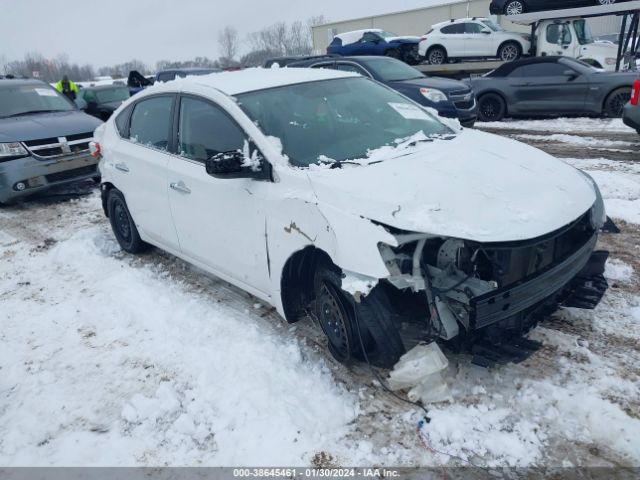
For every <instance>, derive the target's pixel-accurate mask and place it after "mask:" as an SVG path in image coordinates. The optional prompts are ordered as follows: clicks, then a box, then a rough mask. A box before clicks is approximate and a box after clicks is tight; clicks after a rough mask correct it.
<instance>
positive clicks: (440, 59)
mask: <svg viewBox="0 0 640 480" xmlns="http://www.w3.org/2000/svg"><path fill="white" fill-rule="evenodd" d="M427 61H428V62H429V63H430V64H431V65H442V64H443V63H445V62H446V61H447V51H446V50H445V49H444V48H442V47H431V49H430V50H429V51H428V52H427Z"/></svg>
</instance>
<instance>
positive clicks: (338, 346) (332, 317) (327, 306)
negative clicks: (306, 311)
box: [318, 283, 351, 359]
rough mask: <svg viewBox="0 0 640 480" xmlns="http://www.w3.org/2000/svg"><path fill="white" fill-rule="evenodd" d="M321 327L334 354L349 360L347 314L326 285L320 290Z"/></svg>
mask: <svg viewBox="0 0 640 480" xmlns="http://www.w3.org/2000/svg"><path fill="white" fill-rule="evenodd" d="M318 320H319V321H320V326H321V327H322V331H323V332H324V333H325V335H326V336H327V338H328V339H329V345H330V346H331V348H332V350H333V351H332V353H334V355H336V354H337V356H339V357H340V358H343V359H347V358H349V357H350V355H351V349H350V347H349V334H348V332H347V323H346V322H347V321H348V319H347V314H346V312H345V310H344V308H343V307H342V305H341V303H340V301H339V300H338V299H337V298H336V297H335V295H334V294H333V292H331V290H330V289H329V288H328V287H327V285H326V284H325V283H323V284H322V288H321V290H320V318H319V319H318Z"/></svg>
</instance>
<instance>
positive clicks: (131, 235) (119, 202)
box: [107, 188, 149, 253]
mask: <svg viewBox="0 0 640 480" xmlns="http://www.w3.org/2000/svg"><path fill="white" fill-rule="evenodd" d="M107 212H109V221H110V222H111V229H112V230H113V234H114V235H115V237H116V240H117V241H118V243H119V244H120V247H121V248H122V249H123V250H124V251H125V252H128V253H141V252H143V251H145V250H147V249H148V248H149V244H148V243H146V242H144V241H142V239H141V238H140V234H139V233H138V229H137V228H136V224H135V223H134V221H133V218H131V214H130V213H129V208H128V207H127V202H126V201H125V199H124V195H122V192H120V191H119V190H116V189H115V188H114V189H112V190H110V191H109V194H108V197H107Z"/></svg>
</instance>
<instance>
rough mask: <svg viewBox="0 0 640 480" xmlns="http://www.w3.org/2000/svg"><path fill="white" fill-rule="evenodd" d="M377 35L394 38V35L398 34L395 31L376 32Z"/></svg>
mask: <svg viewBox="0 0 640 480" xmlns="http://www.w3.org/2000/svg"><path fill="white" fill-rule="evenodd" d="M375 33H376V34H377V35H379V36H381V37H382V38H393V37H397V36H398V35H396V34H395V33H391V32H385V31H382V32H375Z"/></svg>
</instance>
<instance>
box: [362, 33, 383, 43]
mask: <svg viewBox="0 0 640 480" xmlns="http://www.w3.org/2000/svg"><path fill="white" fill-rule="evenodd" d="M378 40H380V37H378V35H376V34H375V33H371V32H367V33H365V34H364V35H363V36H362V40H361V41H362V42H377V41H378Z"/></svg>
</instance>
